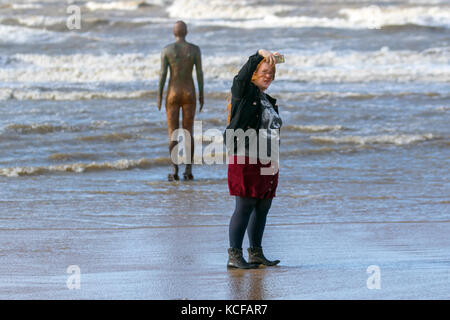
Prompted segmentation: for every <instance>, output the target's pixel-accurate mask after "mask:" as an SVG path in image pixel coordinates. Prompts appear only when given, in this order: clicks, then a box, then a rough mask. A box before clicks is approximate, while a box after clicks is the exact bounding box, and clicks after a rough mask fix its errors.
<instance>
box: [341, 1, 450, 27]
mask: <svg viewBox="0 0 450 320" xmlns="http://www.w3.org/2000/svg"><path fill="white" fill-rule="evenodd" d="M339 13H340V14H342V15H344V16H345V17H346V19H347V21H349V23H350V24H353V25H355V26H360V27H363V28H381V27H383V26H399V25H407V24H415V25H420V26H431V27H447V28H448V27H450V8H446V7H395V6H389V7H379V6H369V7H363V8H357V9H341V10H340V11H339Z"/></svg>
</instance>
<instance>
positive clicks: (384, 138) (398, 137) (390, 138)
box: [310, 133, 438, 145]
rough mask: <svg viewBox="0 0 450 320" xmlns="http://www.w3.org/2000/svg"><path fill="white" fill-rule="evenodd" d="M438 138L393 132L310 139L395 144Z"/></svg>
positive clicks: (427, 134) (313, 139)
mask: <svg viewBox="0 0 450 320" xmlns="http://www.w3.org/2000/svg"><path fill="white" fill-rule="evenodd" d="M436 138H438V137H437V136H436V135H433V134H432V133H426V134H395V135H373V136H353V135H350V136H342V137H333V136H311V137H310V139H311V140H312V141H314V142H318V143H331V144H358V145H368V144H369V145H370V144H395V145H409V144H412V143H417V142H422V141H427V140H432V139H436Z"/></svg>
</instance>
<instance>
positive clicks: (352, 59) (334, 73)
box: [0, 47, 450, 98]
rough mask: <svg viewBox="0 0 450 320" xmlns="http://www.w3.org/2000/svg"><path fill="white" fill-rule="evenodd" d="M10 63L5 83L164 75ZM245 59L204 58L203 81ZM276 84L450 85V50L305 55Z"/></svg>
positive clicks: (86, 64) (102, 62)
mask: <svg viewBox="0 0 450 320" xmlns="http://www.w3.org/2000/svg"><path fill="white" fill-rule="evenodd" d="M9 60H10V61H13V62H10V63H8V64H7V65H6V66H4V67H3V68H0V81H1V82H13V83H16V82H20V83H51V82H58V83H62V82H70V83H74V82H75V83H92V82H105V83H117V82H123V83H126V82H134V81H149V80H152V79H153V80H155V81H156V80H157V79H158V78H159V71H160V54H159V53H154V54H148V55H145V54H136V53H128V54H117V55H113V54H103V55H92V54H74V55H51V56H50V55H44V54H16V55H13V56H10V57H9ZM245 60H246V57H245V56H243V55H233V56H230V55H221V56H203V70H204V76H205V79H211V80H213V79H214V80H216V79H219V80H225V81H230V80H231V79H232V78H233V77H234V75H235V74H236V73H237V72H238V71H239V68H240V67H241V66H242V64H243V63H244V62H245ZM194 76H195V72H194ZM277 79H278V80H287V81H305V82H310V83H323V82H329V83H340V82H349V83H353V82H371V81H393V82H415V81H419V82H450V48H432V49H428V50H425V51H421V52H416V51H410V50H402V51H400V50H399V51H393V50H390V49H389V48H387V47H384V48H382V49H380V50H377V51H368V52H358V51H339V52H337V51H325V52H307V51H303V52H298V53H295V54H287V55H286V63H285V64H283V65H280V66H279V67H278V68H277ZM50 91H52V90H50ZM11 94H14V95H15V96H16V97H19V96H21V95H22V96H23V95H24V94H25V93H21V91H17V90H16V91H9V90H7V89H0V97H3V98H8V97H11ZM27 94H28V95H29V94H31V95H33V94H41V93H36V92H35V93H27ZM47 94H48V95H51V94H52V93H51V92H49V93H47ZM118 94H119V95H120V93H118ZM138 94H140V93H138Z"/></svg>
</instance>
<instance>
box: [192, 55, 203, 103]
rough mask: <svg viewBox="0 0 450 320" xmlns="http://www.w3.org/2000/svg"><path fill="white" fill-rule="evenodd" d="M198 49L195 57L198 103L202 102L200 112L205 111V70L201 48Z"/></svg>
mask: <svg viewBox="0 0 450 320" xmlns="http://www.w3.org/2000/svg"><path fill="white" fill-rule="evenodd" d="M196 48H197V52H196V55H195V62H194V63H195V71H196V73H197V82H198V101H199V102H200V111H202V109H203V104H204V102H205V101H204V96H203V69H202V53H201V51H200V48H199V47H196Z"/></svg>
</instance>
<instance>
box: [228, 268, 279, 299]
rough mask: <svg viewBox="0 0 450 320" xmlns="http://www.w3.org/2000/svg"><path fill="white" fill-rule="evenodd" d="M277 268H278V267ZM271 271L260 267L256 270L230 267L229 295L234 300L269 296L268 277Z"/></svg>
mask: <svg viewBox="0 0 450 320" xmlns="http://www.w3.org/2000/svg"><path fill="white" fill-rule="evenodd" d="M276 269H278V268H277V267H276ZM269 273H272V272H270V271H269V270H268V269H267V268H263V267H260V268H259V269H256V270H251V271H249V270H240V269H228V289H229V297H230V299H232V300H264V299H267V298H269V297H268V294H267V293H268V292H267V290H268V288H267V281H266V277H267V275H268V274H269Z"/></svg>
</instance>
